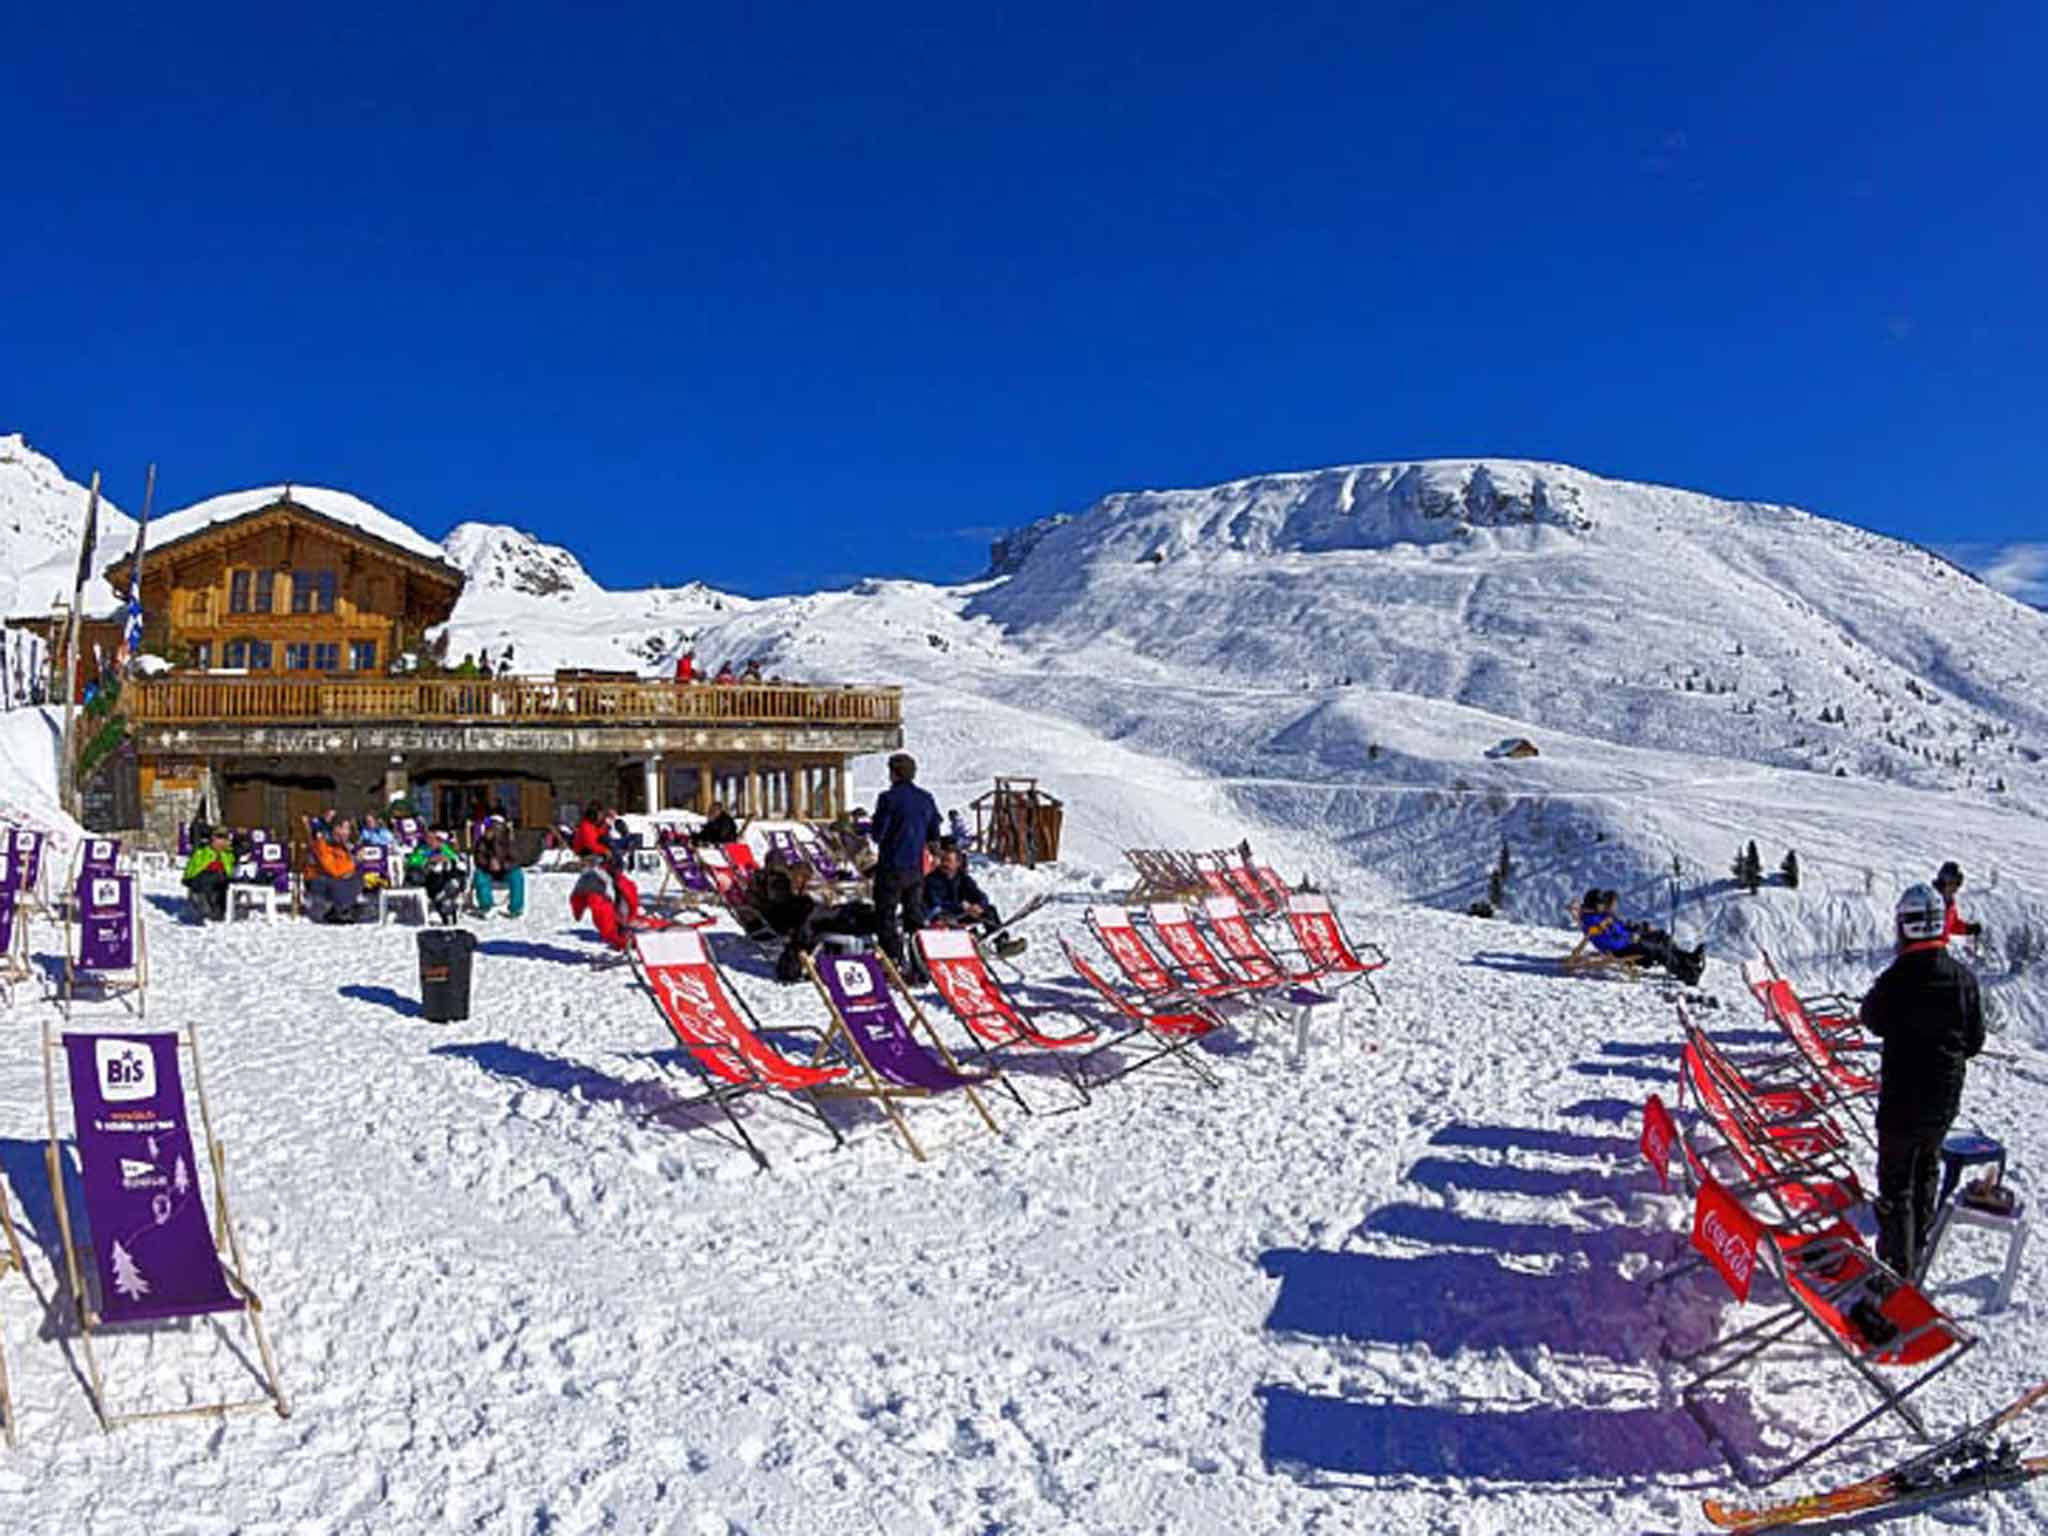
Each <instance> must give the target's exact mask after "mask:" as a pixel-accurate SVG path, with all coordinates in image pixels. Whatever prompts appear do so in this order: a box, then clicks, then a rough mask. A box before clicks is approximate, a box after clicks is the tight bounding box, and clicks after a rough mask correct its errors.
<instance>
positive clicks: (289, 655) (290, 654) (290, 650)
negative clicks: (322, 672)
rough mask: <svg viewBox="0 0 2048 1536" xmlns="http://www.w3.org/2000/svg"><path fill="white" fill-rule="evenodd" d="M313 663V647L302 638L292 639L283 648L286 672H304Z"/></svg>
mask: <svg viewBox="0 0 2048 1536" xmlns="http://www.w3.org/2000/svg"><path fill="white" fill-rule="evenodd" d="M312 665H313V647H312V646H311V645H309V644H307V643H306V642H305V641H304V640H294V641H292V642H291V643H290V644H288V645H286V646H285V648H284V669H285V671H287V672H304V671H307V670H309V669H310V668H311V667H312Z"/></svg>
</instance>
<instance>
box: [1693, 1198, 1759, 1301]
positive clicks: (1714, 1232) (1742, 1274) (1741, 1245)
mask: <svg viewBox="0 0 2048 1536" xmlns="http://www.w3.org/2000/svg"><path fill="white" fill-rule="evenodd" d="M1700 1236H1701V1237H1703V1238H1705V1239H1706V1243H1707V1247H1708V1248H1709V1249H1711V1250H1712V1251H1713V1253H1714V1255H1715V1258H1716V1260H1717V1261H1718V1262H1719V1264H1720V1266H1721V1272H1722V1273H1723V1274H1725V1275H1727V1276H1728V1278H1729V1280H1730V1282H1731V1283H1736V1284H1740V1285H1743V1286H1747V1285H1748V1284H1749V1279H1750V1276H1751V1274H1752V1273H1753V1272H1754V1271H1755V1269H1756V1250H1755V1249H1754V1248H1752V1247H1750V1246H1749V1243H1748V1241H1747V1240H1746V1239H1745V1238H1744V1236H1743V1234H1742V1233H1740V1232H1736V1231H1732V1230H1731V1229H1730V1228H1729V1226H1728V1225H1727V1223H1726V1222H1724V1221H1722V1219H1721V1213H1720V1212H1719V1211H1708V1212H1707V1214H1706V1216H1705V1217H1704V1218H1703V1219H1702V1220H1701V1222H1700Z"/></svg>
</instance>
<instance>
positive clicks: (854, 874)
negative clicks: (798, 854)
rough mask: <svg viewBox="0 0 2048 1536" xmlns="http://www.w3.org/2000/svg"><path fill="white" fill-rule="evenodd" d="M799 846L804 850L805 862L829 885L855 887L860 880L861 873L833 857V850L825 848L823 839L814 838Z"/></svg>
mask: <svg viewBox="0 0 2048 1536" xmlns="http://www.w3.org/2000/svg"><path fill="white" fill-rule="evenodd" d="M799 846H800V847H801V848H802V850H803V858H804V862H805V863H806V864H808V865H810V866H811V868H812V869H813V870H815V871H816V872H817V876H818V878H819V879H820V880H823V881H825V882H826V883H827V884H828V885H853V884H856V883H857V882H858V881H859V880H860V873H859V871H858V870H853V869H849V868H847V866H846V865H844V864H842V863H841V862H840V861H839V860H838V859H836V858H835V857H833V854H832V850H831V849H830V848H827V847H826V846H825V840H824V839H823V838H818V837H814V838H812V839H811V840H810V841H809V842H806V843H802V844H800V845H799Z"/></svg>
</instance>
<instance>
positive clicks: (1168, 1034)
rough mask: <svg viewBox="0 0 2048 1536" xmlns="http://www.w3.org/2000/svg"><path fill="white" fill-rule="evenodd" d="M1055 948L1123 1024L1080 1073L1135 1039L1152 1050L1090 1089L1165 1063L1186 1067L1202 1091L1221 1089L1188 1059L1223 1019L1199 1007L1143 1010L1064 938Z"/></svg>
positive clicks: (1194, 1058) (1211, 1074)
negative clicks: (1095, 1061)
mask: <svg viewBox="0 0 2048 1536" xmlns="http://www.w3.org/2000/svg"><path fill="white" fill-rule="evenodd" d="M1060 948H1061V949H1062V950H1063V951H1065V953H1066V956H1067V964H1068V965H1069V966H1071V967H1072V968H1073V972H1074V974H1075V975H1076V976H1079V977H1080V978H1081V980H1082V981H1084V982H1086V983H1087V984H1088V986H1089V987H1091V988H1093V989H1094V991H1095V992H1096V994H1097V995H1098V996H1100V997H1101V998H1102V1000H1103V1001H1104V1002H1106V1003H1108V1004H1109V1005H1110V1007H1111V1009H1113V1010H1114V1011H1115V1012H1116V1014H1117V1015H1118V1016H1119V1017H1120V1018H1122V1019H1123V1020H1124V1021H1125V1023H1126V1025H1127V1027H1126V1028H1125V1029H1124V1030H1123V1032H1122V1033H1120V1034H1112V1035H1110V1036H1109V1037H1108V1038H1107V1039H1105V1040H1104V1041H1103V1042H1102V1044H1100V1045H1098V1046H1097V1047H1096V1048H1095V1049H1094V1050H1092V1051H1090V1052H1089V1053H1088V1054H1087V1055H1086V1056H1084V1057H1082V1058H1081V1062H1080V1065H1081V1069H1082V1071H1083V1072H1084V1073H1085V1072H1086V1071H1087V1069H1088V1063H1089V1062H1091V1061H1093V1060H1094V1059H1095V1058H1096V1057H1097V1056H1100V1055H1102V1054H1103V1053H1104V1052H1105V1051H1110V1050H1114V1049H1116V1048H1117V1047H1119V1046H1121V1045H1124V1044H1125V1043H1127V1042H1128V1041H1131V1040H1135V1039H1137V1038H1139V1037H1140V1036H1142V1037H1143V1038H1144V1039H1145V1040H1146V1041H1147V1042H1148V1044H1149V1045H1150V1047H1151V1049H1149V1050H1147V1051H1145V1052H1143V1053H1141V1054H1140V1055H1138V1056H1136V1057H1135V1058H1134V1059H1132V1060H1129V1061H1126V1062H1124V1063H1123V1064H1122V1065H1120V1066H1119V1067H1118V1068H1117V1069H1116V1070H1115V1071H1114V1072H1111V1073H1108V1074H1107V1075H1106V1076H1101V1077H1096V1078H1094V1079H1092V1082H1093V1085H1094V1086H1095V1087H1097V1088H1100V1087H1104V1086H1106V1085H1107V1084H1110V1083H1113V1082H1115V1081H1117V1080H1118V1079H1119V1078H1124V1077H1129V1076H1130V1075H1131V1074H1132V1073H1133V1072H1136V1071H1139V1070H1140V1069H1141V1068H1144V1067H1149V1066H1152V1065H1153V1064H1154V1063H1157V1062H1166V1061H1175V1062H1178V1063H1180V1064H1181V1065H1182V1066H1184V1067H1186V1068H1187V1069H1188V1071H1190V1072H1191V1073H1193V1074H1194V1076H1195V1078H1196V1079H1197V1081H1199V1082H1200V1083H1201V1084H1202V1086H1203V1087H1205V1088H1219V1087H1221V1086H1222V1081H1221V1079H1219V1078H1218V1077H1217V1076H1216V1074H1215V1073H1214V1072H1212V1071H1210V1070H1209V1068H1208V1067H1207V1066H1206V1065H1204V1064H1203V1062H1202V1060H1201V1058H1200V1057H1198V1056H1196V1055H1194V1054H1193V1050H1194V1047H1195V1046H1196V1045H1198V1044H1200V1043H1201V1041H1203V1040H1204V1039H1206V1038H1208V1036H1209V1035H1210V1034H1212V1033H1213V1032H1214V1031H1215V1030H1217V1029H1218V1028H1220V1027H1221V1025H1222V1020H1221V1019H1219V1018H1218V1017H1217V1016H1216V1014H1215V1013H1214V1012H1213V1011H1211V1010H1210V1009H1208V1008H1207V1007H1204V1006H1201V1005H1199V1004H1197V1005H1192V1006H1188V1007H1184V1008H1159V1009H1152V1008H1147V1007H1145V1006H1143V1005H1142V1004H1139V1003H1135V1002H1133V1001H1132V1000H1131V999H1130V998H1128V997H1126V996H1124V994H1123V993H1122V992H1120V991H1118V990H1117V988H1116V985H1115V984H1114V983H1113V982H1111V981H1110V980H1109V979H1108V978H1107V977H1105V976H1104V975H1103V974H1102V973H1101V972H1100V971H1098V970H1096V969H1095V967H1093V966H1092V965H1090V964H1089V963H1088V962H1087V961H1086V960H1084V959H1082V957H1081V954H1080V952H1079V951H1078V950H1076V949H1075V948H1074V946H1073V944H1072V943H1071V942H1069V940H1068V939H1067V936H1066V935H1065V934H1061V935H1060Z"/></svg>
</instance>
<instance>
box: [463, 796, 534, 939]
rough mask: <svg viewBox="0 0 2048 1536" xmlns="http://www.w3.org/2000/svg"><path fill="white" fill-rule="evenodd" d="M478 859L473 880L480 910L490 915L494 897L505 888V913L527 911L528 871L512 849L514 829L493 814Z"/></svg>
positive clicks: (513, 914)
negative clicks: (520, 863)
mask: <svg viewBox="0 0 2048 1536" xmlns="http://www.w3.org/2000/svg"><path fill="white" fill-rule="evenodd" d="M474 858H475V863H476V871H475V873H474V874H473V875H472V876H471V878H470V883H471V885H472V886H473V887H474V888H475V890H476V904H477V908H478V910H479V911H481V912H482V913H483V914H484V916H486V917H489V916H490V915H491V898H492V897H493V895H495V894H496V892H497V891H499V890H500V889H502V890H503V891H504V892H505V901H506V906H505V915H506V916H507V917H518V916H519V915H520V914H521V913H522V912H524V911H525V910H526V871H525V870H523V869H521V868H520V867H519V856H518V854H517V853H515V852H514V851H513V848H512V828H511V827H510V826H508V825H507V824H506V823H505V821H504V820H503V819H502V818H500V817H496V816H493V817H492V818H491V819H490V821H489V822H487V823H486V824H485V826H484V833H483V836H482V837H480V838H478V839H477V841H476V849H475V854H474Z"/></svg>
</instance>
